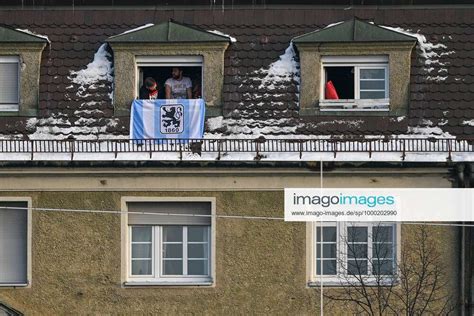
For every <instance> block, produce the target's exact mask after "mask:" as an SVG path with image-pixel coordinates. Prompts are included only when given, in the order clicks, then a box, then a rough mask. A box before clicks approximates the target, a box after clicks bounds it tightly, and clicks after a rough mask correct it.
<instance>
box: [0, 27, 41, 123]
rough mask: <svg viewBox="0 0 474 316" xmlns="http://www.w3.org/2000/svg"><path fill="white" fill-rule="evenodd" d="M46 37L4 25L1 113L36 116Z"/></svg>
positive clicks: (0, 45)
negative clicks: (42, 54)
mask: <svg viewBox="0 0 474 316" xmlns="http://www.w3.org/2000/svg"><path fill="white" fill-rule="evenodd" d="M47 44H48V39H47V37H45V36H42V35H37V34H34V33H32V32H30V31H28V30H20V29H12V28H9V27H4V26H0V116H34V115H36V113H37V110H38V102H39V77H40V64H41V53H42V51H43V49H44V48H45V47H46V45H47Z"/></svg>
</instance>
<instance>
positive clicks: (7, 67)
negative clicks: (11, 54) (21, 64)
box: [0, 60, 18, 105]
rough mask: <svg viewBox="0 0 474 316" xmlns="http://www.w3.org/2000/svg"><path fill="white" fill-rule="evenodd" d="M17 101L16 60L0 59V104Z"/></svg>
mask: <svg viewBox="0 0 474 316" xmlns="http://www.w3.org/2000/svg"><path fill="white" fill-rule="evenodd" d="M17 103H18V62H15V61H2V60H0V105H1V104H17Z"/></svg>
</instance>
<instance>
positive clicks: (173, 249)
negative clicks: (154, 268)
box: [163, 244, 183, 258]
mask: <svg viewBox="0 0 474 316" xmlns="http://www.w3.org/2000/svg"><path fill="white" fill-rule="evenodd" d="M182 257H183V245H182V244H163V258H182Z"/></svg>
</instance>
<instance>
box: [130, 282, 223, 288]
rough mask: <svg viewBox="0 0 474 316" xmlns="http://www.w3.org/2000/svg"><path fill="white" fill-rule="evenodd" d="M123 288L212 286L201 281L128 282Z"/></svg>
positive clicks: (211, 283)
mask: <svg viewBox="0 0 474 316" xmlns="http://www.w3.org/2000/svg"><path fill="white" fill-rule="evenodd" d="M123 285H124V286H125V287H147V286H196V287H201V286H202V287H209V286H212V285H214V283H213V282H212V281H202V282H186V281H182V282H166V281H156V282H143V281H128V282H124V283H123Z"/></svg>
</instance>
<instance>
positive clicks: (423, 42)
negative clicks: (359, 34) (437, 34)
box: [371, 22, 454, 82]
mask: <svg viewBox="0 0 474 316" xmlns="http://www.w3.org/2000/svg"><path fill="white" fill-rule="evenodd" d="M371 23H372V24H373V22H371ZM379 26H380V27H383V28H385V29H387V30H391V31H394V32H398V33H402V34H405V35H408V36H412V37H415V38H416V39H417V41H418V47H419V49H420V51H421V57H422V58H423V59H424V64H425V68H424V70H425V71H426V72H428V73H431V72H432V71H433V70H434V68H433V67H431V65H439V66H446V65H445V64H444V63H442V62H440V60H439V59H440V58H441V57H442V56H446V55H451V54H454V51H453V50H451V51H449V50H447V49H448V47H447V46H446V45H444V44H442V43H437V44H433V43H431V42H429V41H428V40H427V39H426V36H424V35H423V34H420V33H418V32H417V33H413V32H412V31H411V30H405V29H403V28H401V27H391V26H386V25H379ZM446 78H448V76H447V69H446V68H441V69H439V70H438V76H428V77H427V78H426V79H427V80H429V81H436V82H440V81H444V80H446Z"/></svg>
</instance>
